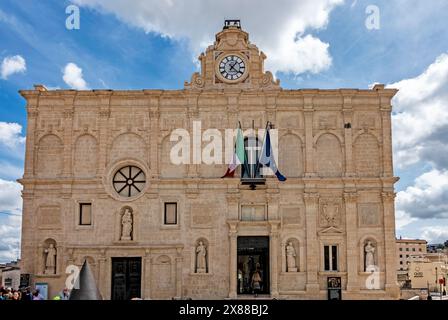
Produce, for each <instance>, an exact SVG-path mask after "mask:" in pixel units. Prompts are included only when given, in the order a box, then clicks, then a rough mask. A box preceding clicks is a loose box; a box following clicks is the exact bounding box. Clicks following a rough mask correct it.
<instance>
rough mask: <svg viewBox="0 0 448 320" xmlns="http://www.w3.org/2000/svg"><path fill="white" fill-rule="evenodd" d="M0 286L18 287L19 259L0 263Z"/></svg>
mask: <svg viewBox="0 0 448 320" xmlns="http://www.w3.org/2000/svg"><path fill="white" fill-rule="evenodd" d="M0 280H1V286H2V287H7V288H13V289H15V290H17V289H19V284H20V260H17V261H12V262H9V263H5V264H1V265H0Z"/></svg>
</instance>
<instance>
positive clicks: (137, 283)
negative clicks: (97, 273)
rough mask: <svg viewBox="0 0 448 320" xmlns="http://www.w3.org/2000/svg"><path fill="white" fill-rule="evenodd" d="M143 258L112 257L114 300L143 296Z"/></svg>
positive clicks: (112, 296)
mask: <svg viewBox="0 0 448 320" xmlns="http://www.w3.org/2000/svg"><path fill="white" fill-rule="evenodd" d="M141 279H142V258H112V294H111V299H112V300H130V299H132V298H141Z"/></svg>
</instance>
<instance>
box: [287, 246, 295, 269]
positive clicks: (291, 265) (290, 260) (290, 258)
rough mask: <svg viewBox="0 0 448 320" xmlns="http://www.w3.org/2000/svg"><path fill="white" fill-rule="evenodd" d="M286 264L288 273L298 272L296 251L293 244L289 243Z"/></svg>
mask: <svg viewBox="0 0 448 320" xmlns="http://www.w3.org/2000/svg"><path fill="white" fill-rule="evenodd" d="M286 264H287V267H288V268H287V272H297V266H296V250H295V249H294V246H293V245H292V242H288V245H287V246H286Z"/></svg>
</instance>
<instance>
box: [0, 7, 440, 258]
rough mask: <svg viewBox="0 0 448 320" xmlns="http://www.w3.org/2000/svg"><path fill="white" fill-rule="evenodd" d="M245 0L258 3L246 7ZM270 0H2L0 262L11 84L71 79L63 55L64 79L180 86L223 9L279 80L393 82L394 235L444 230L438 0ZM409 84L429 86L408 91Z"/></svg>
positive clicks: (15, 219)
mask: <svg viewBox="0 0 448 320" xmlns="http://www.w3.org/2000/svg"><path fill="white" fill-rule="evenodd" d="M232 2H235V3H240V5H241V6H242V11H240V12H239V16H238V17H235V16H232V14H233V13H234V11H232V10H229V9H228V7H229V6H228V4H229V3H232ZM73 3H74V4H76V5H77V6H79V8H80V21H81V25H80V29H79V30H68V29H67V28H66V27H65V22H66V19H67V17H68V15H67V14H66V13H65V9H66V7H67V6H68V5H70V4H73ZM254 3H256V4H257V8H258V10H257V12H253V11H251V10H250V8H251V7H250V6H251V5H253V4H254ZM278 3H279V5H280V6H279V7H276V8H275V9H273V8H272V7H271V6H272V4H269V2H268V1H253V0H246V1H233V0H230V1H214V2H208V3H207V2H206V1H202V0H194V1H191V3H190V5H188V6H187V5H184V4H182V3H181V2H179V1H176V0H165V1H140V0H133V1H122V0H109V1H105V0H74V1H60V0H58V1H56V0H47V1H33V0H22V1H14V0H2V1H1V2H0V61H1V62H5V60H7V59H8V58H9V59H11V58H14V57H15V58H14V59H15V60H14V61H16V62H18V63H19V67H17V65H15V66H16V67H15V69H14V65H13V67H12V69H8V70H10V71H9V73H8V72H7V71H4V73H2V78H0V124H1V125H2V126H0V134H3V138H2V137H0V182H1V184H0V212H2V213H0V226H1V228H0V237H1V238H3V239H6V240H4V241H3V244H1V245H0V262H1V261H6V260H8V259H12V258H16V256H17V254H18V250H17V247H18V240H17V239H18V237H19V235H20V231H19V226H20V190H19V186H18V185H17V183H15V182H14V181H15V179H18V178H20V176H21V174H22V167H23V149H24V144H23V136H24V135H25V128H26V113H25V108H24V104H25V101H24V100H23V99H22V98H21V97H20V96H19V94H18V92H17V91H18V90H19V89H26V88H32V86H33V85H34V84H38V83H39V84H44V85H46V86H47V87H50V88H76V86H77V85H78V86H79V83H80V82H74V81H70V80H66V81H64V78H63V76H64V72H68V71H67V70H66V66H67V65H68V64H70V63H71V64H74V65H75V68H74V69H73V70H74V74H72V77H71V78H70V77H69V78H67V79H73V77H75V78H76V80H78V81H84V82H81V83H84V84H85V85H84V86H85V87H87V88H90V89H96V88H98V89H99V88H110V89H141V88H163V89H179V88H183V83H184V81H185V80H190V77H191V74H192V73H193V72H195V71H197V67H198V66H197V64H196V62H195V58H196V57H197V56H198V54H199V53H200V52H201V51H202V50H203V49H204V47H205V45H208V44H211V43H212V40H213V37H214V34H215V33H216V32H218V31H219V30H220V29H221V28H222V23H223V20H224V19H225V18H241V19H242V25H243V28H244V29H245V30H246V31H248V32H249V33H250V36H251V40H252V42H254V43H255V44H257V45H258V46H259V47H260V49H262V50H263V51H265V52H266V53H267V55H268V60H267V66H268V67H270V68H271V70H272V71H274V72H275V73H276V76H277V78H279V79H280V80H281V85H282V87H284V88H291V89H294V88H341V87H342V88H368V87H369V86H370V85H371V84H373V83H375V82H380V83H384V84H391V85H392V86H395V87H398V88H400V89H401V91H400V94H401V96H400V97H398V98H397V99H396V100H395V101H394V107H395V109H394V110H395V111H394V118H393V120H394V141H395V143H394V151H395V153H396V156H395V174H396V175H397V176H400V177H401V180H400V182H399V183H398V184H397V185H396V187H397V191H401V192H400V193H398V197H397V226H398V227H399V228H398V229H397V235H402V236H404V237H426V238H428V239H429V240H430V241H432V242H434V241H436V242H437V241H440V240H443V239H448V205H447V202H448V171H447V169H448V157H443V154H444V152H443V151H447V152H448V147H447V145H448V141H447V140H448V139H446V138H445V136H444V132H446V133H447V134H448V130H445V131H444V129H446V128H448V103H447V97H448V89H447V88H448V67H447V66H448V56H447V54H448V32H446V30H447V29H448V1H447V0H445V1H442V0H432V1H431V4H430V5H429V4H428V2H425V1H419V0H406V1H404V0H401V1H400V0H395V1H356V0H353V1H352V0H349V1H345V2H344V1H342V0H315V1H309V0H303V1H297V0H295V1H289V0H282V1H280V2H278ZM369 5H376V6H377V7H378V9H379V17H380V27H379V29H374V30H369V29H367V28H366V25H365V21H366V19H367V18H368V14H366V8H367V6H369ZM246 8H247V9H246ZM17 56H20V58H22V59H23V60H24V61H25V65H22V64H21V60H20V59H19V58H17ZM17 59H19V60H17ZM270 59H271V60H270ZM269 61H271V62H269ZM6 62H8V61H6ZM9 62H11V60H9ZM5 68H6V64H5ZM5 70H6V69H5ZM80 70H82V74H81V73H80V72H81V71H80ZM66 75H67V74H66ZM419 88H420V89H421V88H429V89H427V90H426V91H425V90H423V91H424V92H422V93H421V94H419V95H417V94H412V93H413V92H420V91H419V90H420V89H419ZM402 92H403V93H402ZM436 111H437V112H436ZM432 114H434V115H433V116H432V117H431V115H432ZM17 124H18V125H20V126H21V127H22V130H21V131H20V127H18V126H17ZM427 126H429V127H430V129H428V128H427ZM395 129H396V130H395ZM409 139H410V140H409ZM417 209H418V211H417Z"/></svg>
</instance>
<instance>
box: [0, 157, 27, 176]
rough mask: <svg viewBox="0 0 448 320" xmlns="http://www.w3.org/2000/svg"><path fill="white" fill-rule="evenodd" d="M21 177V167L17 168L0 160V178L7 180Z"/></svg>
mask: <svg viewBox="0 0 448 320" xmlns="http://www.w3.org/2000/svg"><path fill="white" fill-rule="evenodd" d="M22 175H23V166H18V165H15V164H12V163H9V162H7V161H4V160H0V177H3V178H7V179H14V180H15V179H19V178H20V177H22Z"/></svg>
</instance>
